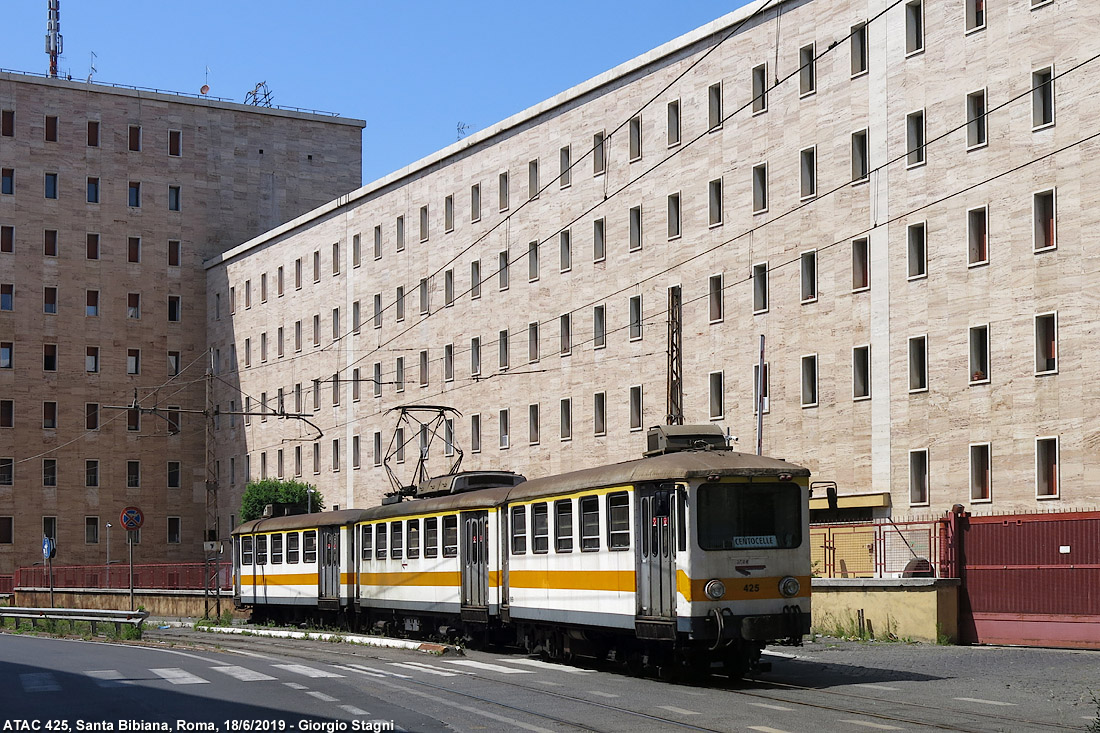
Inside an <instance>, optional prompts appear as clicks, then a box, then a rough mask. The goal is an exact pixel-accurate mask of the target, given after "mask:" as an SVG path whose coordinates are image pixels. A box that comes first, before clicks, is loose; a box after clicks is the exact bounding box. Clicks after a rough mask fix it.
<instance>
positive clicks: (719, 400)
mask: <svg viewBox="0 0 1100 733" xmlns="http://www.w3.org/2000/svg"><path fill="white" fill-rule="evenodd" d="M707 381H708V383H709V387H710V419H711V420H721V419H722V418H723V417H724V416H725V414H726V404H725V387H724V382H725V380H724V377H723V374H722V372H711V373H710V375H709V377H708V379H707Z"/></svg>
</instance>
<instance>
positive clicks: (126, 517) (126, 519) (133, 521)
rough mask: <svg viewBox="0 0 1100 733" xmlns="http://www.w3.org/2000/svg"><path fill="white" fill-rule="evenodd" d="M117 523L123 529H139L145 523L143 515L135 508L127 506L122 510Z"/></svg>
mask: <svg viewBox="0 0 1100 733" xmlns="http://www.w3.org/2000/svg"><path fill="white" fill-rule="evenodd" d="M118 521H119V523H120V524H121V525H122V528H123V529H128V530H134V529H141V525H142V524H143V523H144V522H145V515H144V514H142V513H141V510H140V509H138V508H137V507H136V506H128V507H126V508H125V509H123V510H122V514H120V515H119V517H118Z"/></svg>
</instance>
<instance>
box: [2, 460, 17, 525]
mask: <svg viewBox="0 0 1100 733" xmlns="http://www.w3.org/2000/svg"><path fill="white" fill-rule="evenodd" d="M14 485H15V459H14V458H0V486H14ZM9 528H10V524H9ZM4 544H11V542H10V540H9V541H8V542H6V543H4Z"/></svg>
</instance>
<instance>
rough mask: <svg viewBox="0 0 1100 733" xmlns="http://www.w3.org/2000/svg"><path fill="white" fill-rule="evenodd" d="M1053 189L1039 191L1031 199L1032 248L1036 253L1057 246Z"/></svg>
mask: <svg viewBox="0 0 1100 733" xmlns="http://www.w3.org/2000/svg"><path fill="white" fill-rule="evenodd" d="M1054 215H1055V209H1054V189H1050V190H1049V191H1040V192H1039V193H1037V194H1035V195H1034V197H1033V199H1032V207H1031V218H1032V225H1033V228H1034V239H1033V240H1032V247H1033V248H1034V250H1035V251H1036V252H1043V251H1045V250H1048V249H1054V248H1055V247H1056V246H1058V242H1057V239H1056V238H1055V233H1056V231H1057V230H1056V228H1055V226H1054Z"/></svg>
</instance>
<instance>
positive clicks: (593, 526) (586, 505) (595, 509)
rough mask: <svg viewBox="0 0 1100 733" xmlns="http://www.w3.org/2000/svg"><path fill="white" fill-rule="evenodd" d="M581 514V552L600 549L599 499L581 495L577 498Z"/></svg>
mask: <svg viewBox="0 0 1100 733" xmlns="http://www.w3.org/2000/svg"><path fill="white" fill-rule="evenodd" d="M579 503H580V506H579V509H580V515H581V552H596V551H597V550H599V549H600V499H599V497H598V496H583V497H581V498H580V500H579Z"/></svg>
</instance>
